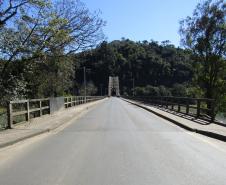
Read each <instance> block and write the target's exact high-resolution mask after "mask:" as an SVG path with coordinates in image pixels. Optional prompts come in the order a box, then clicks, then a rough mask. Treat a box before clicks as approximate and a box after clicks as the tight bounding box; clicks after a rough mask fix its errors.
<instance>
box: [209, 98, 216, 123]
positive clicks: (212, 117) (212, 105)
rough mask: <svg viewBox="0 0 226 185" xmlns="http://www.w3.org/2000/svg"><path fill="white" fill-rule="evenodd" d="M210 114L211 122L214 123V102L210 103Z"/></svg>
mask: <svg viewBox="0 0 226 185" xmlns="http://www.w3.org/2000/svg"><path fill="white" fill-rule="evenodd" d="M210 111H211V112H210V114H211V122H214V120H215V102H214V101H211V110H210Z"/></svg>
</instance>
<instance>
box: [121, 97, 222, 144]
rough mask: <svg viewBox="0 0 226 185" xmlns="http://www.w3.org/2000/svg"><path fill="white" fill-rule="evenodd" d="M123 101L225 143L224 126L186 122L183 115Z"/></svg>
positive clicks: (196, 121) (194, 121) (131, 101)
mask: <svg viewBox="0 0 226 185" xmlns="http://www.w3.org/2000/svg"><path fill="white" fill-rule="evenodd" d="M124 100H125V101H127V102H129V103H132V104H134V105H137V106H139V107H141V108H143V109H145V110H147V111H150V112H152V113H154V114H156V115H157V116H160V117H162V118H164V119H166V120H168V121H170V122H172V123H174V124H176V125H178V126H180V127H182V128H184V129H186V130H189V131H192V132H196V133H199V134H202V135H205V136H208V137H212V138H215V139H218V140H221V141H224V142H226V127H225V126H221V125H218V124H215V123H210V124H209V123H205V122H203V123H202V122H201V121H202V120H195V118H194V119H193V121H192V120H190V119H189V120H188V119H186V116H185V115H184V117H182V115H180V116H178V115H176V114H172V113H170V112H167V111H164V110H161V109H159V108H157V107H154V106H151V105H147V104H144V103H141V102H138V101H134V100H128V99H124Z"/></svg>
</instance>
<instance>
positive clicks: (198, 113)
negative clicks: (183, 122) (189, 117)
mask: <svg viewBox="0 0 226 185" xmlns="http://www.w3.org/2000/svg"><path fill="white" fill-rule="evenodd" d="M200 105H201V104H200V100H197V114H196V117H197V118H198V117H199V116H200Z"/></svg>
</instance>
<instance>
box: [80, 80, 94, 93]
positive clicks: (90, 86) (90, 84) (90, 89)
mask: <svg viewBox="0 0 226 185" xmlns="http://www.w3.org/2000/svg"><path fill="white" fill-rule="evenodd" d="M96 93H97V87H96V86H95V85H94V83H93V82H92V81H89V82H88V83H87V84H86V95H87V96H92V95H96ZM79 94H80V95H82V96H84V95H85V86H84V84H83V85H82V86H81V88H80V93H79Z"/></svg>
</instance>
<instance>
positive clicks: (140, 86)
mask: <svg viewBox="0 0 226 185" xmlns="http://www.w3.org/2000/svg"><path fill="white" fill-rule="evenodd" d="M76 63H77V65H79V67H83V66H85V67H86V68H87V69H88V70H87V79H88V81H92V82H93V83H94V85H95V86H96V87H97V89H98V91H99V93H100V89H101V88H100V86H103V89H104V90H105V89H106V88H107V83H108V81H107V80H108V77H109V76H110V75H112V76H119V79H120V88H121V93H122V94H132V90H133V80H134V84H135V93H136V94H137V95H158V94H162V95H170V94H171V93H172V94H173V95H177V96H186V95H188V94H189V92H187V91H186V88H187V87H188V86H189V84H190V83H191V81H192V76H193V74H192V73H193V72H192V71H193V70H192V60H191V54H190V52H189V51H187V50H184V49H181V48H176V47H175V46H174V45H171V44H170V43H169V42H168V41H165V42H162V43H161V44H158V43H157V42H155V41H151V42H148V41H143V42H134V41H131V40H128V39H122V40H120V41H119V40H116V41H113V42H110V43H107V42H103V43H101V44H100V45H99V46H98V47H97V48H96V49H93V50H89V51H85V52H82V53H79V54H78V55H77V56H76ZM82 72H83V71H82V70H78V71H77V75H76V80H77V82H78V83H79V84H82V81H83V75H82Z"/></svg>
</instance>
